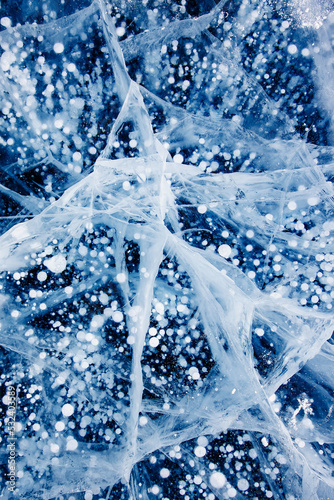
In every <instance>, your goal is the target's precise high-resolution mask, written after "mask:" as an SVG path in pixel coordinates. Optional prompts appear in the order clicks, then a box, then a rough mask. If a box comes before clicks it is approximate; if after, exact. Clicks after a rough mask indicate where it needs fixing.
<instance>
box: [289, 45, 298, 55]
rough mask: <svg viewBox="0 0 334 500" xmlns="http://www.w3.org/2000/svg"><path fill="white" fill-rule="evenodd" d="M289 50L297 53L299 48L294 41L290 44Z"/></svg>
mask: <svg viewBox="0 0 334 500" xmlns="http://www.w3.org/2000/svg"><path fill="white" fill-rule="evenodd" d="M288 52H289V54H297V52H298V49H297V47H296V45H294V44H293V43H292V44H291V45H289V47H288Z"/></svg>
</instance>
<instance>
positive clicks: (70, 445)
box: [66, 438, 78, 451]
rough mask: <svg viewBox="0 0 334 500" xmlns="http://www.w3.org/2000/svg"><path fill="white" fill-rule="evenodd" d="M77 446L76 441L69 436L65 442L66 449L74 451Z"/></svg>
mask: <svg viewBox="0 0 334 500" xmlns="http://www.w3.org/2000/svg"><path fill="white" fill-rule="evenodd" d="M77 447H78V441H77V440H76V439H74V438H71V439H69V440H68V441H67V443H66V450H68V451H74V450H76V449H77Z"/></svg>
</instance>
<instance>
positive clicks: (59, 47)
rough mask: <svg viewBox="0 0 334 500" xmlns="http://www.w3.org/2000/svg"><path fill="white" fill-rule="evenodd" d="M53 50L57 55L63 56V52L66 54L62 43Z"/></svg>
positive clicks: (57, 44)
mask: <svg viewBox="0 0 334 500" xmlns="http://www.w3.org/2000/svg"><path fill="white" fill-rule="evenodd" d="M53 50H54V51H55V53H56V54H61V53H62V52H64V45H63V44H62V43H60V42H57V43H55V44H54V46H53Z"/></svg>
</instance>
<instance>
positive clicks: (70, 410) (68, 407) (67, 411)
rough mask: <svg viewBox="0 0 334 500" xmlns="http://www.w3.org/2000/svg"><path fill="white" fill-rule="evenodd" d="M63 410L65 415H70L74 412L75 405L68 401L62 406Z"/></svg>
mask: <svg viewBox="0 0 334 500" xmlns="http://www.w3.org/2000/svg"><path fill="white" fill-rule="evenodd" d="M61 412H62V414H63V415H64V417H70V416H71V415H73V413H74V407H73V406H72V405H71V404H70V403H66V404H64V406H63V407H62V409H61Z"/></svg>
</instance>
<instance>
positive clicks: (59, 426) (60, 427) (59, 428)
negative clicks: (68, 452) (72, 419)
mask: <svg viewBox="0 0 334 500" xmlns="http://www.w3.org/2000/svg"><path fill="white" fill-rule="evenodd" d="M55 428H56V431H58V432H61V431H63V430H64V429H65V424H64V422H60V421H59V422H56V425H55Z"/></svg>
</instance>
